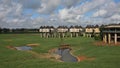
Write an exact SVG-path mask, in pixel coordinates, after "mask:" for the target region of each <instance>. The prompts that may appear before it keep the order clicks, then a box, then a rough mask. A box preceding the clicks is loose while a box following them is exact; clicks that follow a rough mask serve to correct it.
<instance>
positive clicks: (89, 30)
mask: <svg viewBox="0 0 120 68" xmlns="http://www.w3.org/2000/svg"><path fill="white" fill-rule="evenodd" d="M99 34H100V29H99V26H98V25H95V26H94V25H87V26H86V28H85V34H84V36H86V37H92V36H93V35H95V36H98V35H99Z"/></svg>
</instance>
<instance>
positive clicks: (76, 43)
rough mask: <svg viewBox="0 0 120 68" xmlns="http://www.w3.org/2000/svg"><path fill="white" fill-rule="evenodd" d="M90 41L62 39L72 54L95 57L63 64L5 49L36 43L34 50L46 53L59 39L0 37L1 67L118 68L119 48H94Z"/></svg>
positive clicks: (25, 36) (37, 35)
mask: <svg viewBox="0 0 120 68" xmlns="http://www.w3.org/2000/svg"><path fill="white" fill-rule="evenodd" d="M94 42H95V40H94V39H93V38H86V37H78V38H65V39H63V42H62V43H66V44H70V45H71V47H72V49H73V52H74V55H76V56H87V57H94V58H95V60H93V61H88V60H86V61H81V62H77V63H64V62H57V61H51V60H50V59H41V58H36V57H34V56H33V55H32V54H30V53H28V52H25V51H16V50H10V49H7V48H6V46H8V45H11V46H23V45H26V44H30V43H38V44H40V46H38V47H34V48H33V51H35V52H38V53H47V52H48V50H49V49H52V48H56V47H58V46H59V45H60V44H61V39H59V38H48V39H47V38H40V35H39V34H0V68H119V67H120V46H95V45H94V44H93V43H94Z"/></svg>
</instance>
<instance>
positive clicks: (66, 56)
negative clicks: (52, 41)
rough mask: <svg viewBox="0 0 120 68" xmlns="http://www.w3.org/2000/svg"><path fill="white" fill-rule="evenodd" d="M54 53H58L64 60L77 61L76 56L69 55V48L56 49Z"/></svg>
mask: <svg viewBox="0 0 120 68" xmlns="http://www.w3.org/2000/svg"><path fill="white" fill-rule="evenodd" d="M55 54H59V55H60V56H61V58H60V59H61V60H62V61H64V62H78V60H77V58H76V57H74V56H73V55H71V53H70V49H57V50H56V52H55Z"/></svg>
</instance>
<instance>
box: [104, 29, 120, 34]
mask: <svg viewBox="0 0 120 68" xmlns="http://www.w3.org/2000/svg"><path fill="white" fill-rule="evenodd" d="M102 32H103V33H120V30H115V31H113V30H103V31H102Z"/></svg>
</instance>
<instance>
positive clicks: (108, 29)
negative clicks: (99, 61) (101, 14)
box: [102, 24, 120, 44]
mask: <svg viewBox="0 0 120 68" xmlns="http://www.w3.org/2000/svg"><path fill="white" fill-rule="evenodd" d="M102 33H103V42H105V43H108V44H111V43H114V44H117V43H118V42H119V41H120V24H112V25H106V26H104V28H103V29H102Z"/></svg>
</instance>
